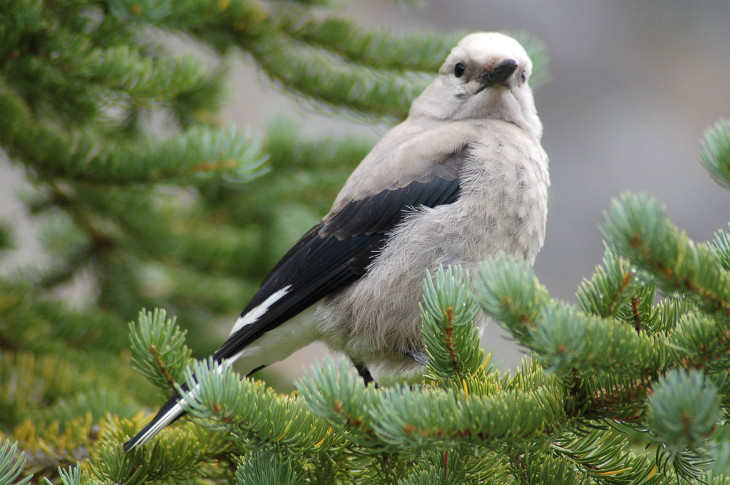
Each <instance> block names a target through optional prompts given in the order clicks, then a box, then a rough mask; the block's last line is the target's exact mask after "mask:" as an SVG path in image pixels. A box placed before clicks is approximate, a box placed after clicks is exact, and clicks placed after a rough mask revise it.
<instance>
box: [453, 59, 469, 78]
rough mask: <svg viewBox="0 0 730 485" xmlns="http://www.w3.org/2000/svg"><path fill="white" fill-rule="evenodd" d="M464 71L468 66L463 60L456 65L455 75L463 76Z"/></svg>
mask: <svg viewBox="0 0 730 485" xmlns="http://www.w3.org/2000/svg"><path fill="white" fill-rule="evenodd" d="M464 71H466V66H464V64H462V63H461V62H457V63H456V65H455V66H454V76H456V77H461V76H463V75H464Z"/></svg>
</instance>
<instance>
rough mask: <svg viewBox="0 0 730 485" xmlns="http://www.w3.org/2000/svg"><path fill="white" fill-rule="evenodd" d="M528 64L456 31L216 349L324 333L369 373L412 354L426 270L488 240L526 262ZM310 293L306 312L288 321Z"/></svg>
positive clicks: (248, 355) (253, 349)
mask: <svg viewBox="0 0 730 485" xmlns="http://www.w3.org/2000/svg"><path fill="white" fill-rule="evenodd" d="M531 72H532V62H531V61H530V59H529V57H528V55H527V53H526V52H525V50H524V49H523V48H522V46H521V45H520V44H519V43H518V42H517V41H515V40H514V39H512V38H511V37H508V36H505V35H502V34H499V33H475V34H471V35H468V36H466V37H465V38H464V39H462V40H461V41H460V42H459V43H458V44H457V45H456V47H454V48H453V49H452V51H451V52H450V53H449V55H448V57H447V58H446V60H445V61H444V63H443V65H442V66H441V68H440V69H439V72H438V75H437V77H436V79H435V80H434V81H433V82H432V83H431V84H430V85H429V86H428V87H427V88H426V89H425V91H424V92H423V93H422V94H421V95H420V96H419V97H418V98H417V99H416V100H415V101H414V102H413V104H412V106H411V109H410V112H409V114H408V118H407V119H406V120H405V121H403V122H402V123H401V124H399V125H398V126H396V127H394V128H393V129H392V130H390V131H389V132H388V133H387V134H386V135H385V136H384V137H383V138H382V140H380V142H379V143H378V144H377V145H375V147H374V148H373V149H372V151H371V152H370V153H369V154H368V155H367V156H366V157H365V159H364V160H363V161H362V162H361V163H360V165H359V166H358V167H357V168H356V169H355V171H354V172H353V173H352V175H350V178H349V179H348V180H347V182H346V183H345V186H344V187H343V188H342V190H341V191H340V193H339V195H338V196H337V198H336V199H335V201H334V204H333V205H332V209H331V210H330V212H329V213H328V214H327V215H326V216H325V217H324V218H322V220H321V221H320V222H319V223H318V224H317V225H315V226H314V227H313V228H312V229H311V230H310V231H309V232H307V233H306V234H305V235H304V236H303V237H302V238H301V239H300V240H299V241H298V242H297V243H296V244H295V245H294V247H292V248H291V250H289V252H288V253H286V255H284V257H283V258H282V259H281V261H279V263H278V264H277V265H276V266H275V267H274V268H273V269H272V270H271V273H270V274H269V275H268V276H267V277H266V279H265V280H264V281H263V283H262V285H261V288H260V289H259V291H258V292H257V293H256V295H254V297H253V298H252V300H251V301H250V302H249V303H248V305H247V306H246V308H245V309H244V310H243V312H242V313H241V316H240V317H239V319H238V321H237V322H236V324H235V325H234V326H233V330H232V331H231V335H230V337H229V338H228V340H227V341H226V342H225V343H224V344H223V346H222V347H221V348H220V349H219V350H218V351H216V352H215V354H213V357H214V358H215V359H216V360H217V361H224V360H225V361H229V362H230V361H234V360H236V361H238V362H239V365H240V366H242V367H243V370H244V372H246V373H250V372H253V371H254V370H257V369H259V368H261V367H263V366H266V365H269V364H271V363H273V362H276V361H278V360H281V359H283V358H285V357H286V356H288V355H289V354H291V353H292V352H294V351H295V350H297V349H299V348H301V347H303V346H305V345H307V344H309V343H311V342H313V341H323V342H324V343H326V344H327V345H328V346H329V347H330V348H332V349H333V350H337V351H341V352H344V353H345V354H346V355H347V356H348V357H349V358H350V359H351V360H352V362H353V364H354V365H355V368H356V369H357V371H358V372H359V374H360V375H361V376H362V377H363V379H364V380H365V382H366V383H367V382H370V381H372V380H373V375H375V376H376V377H377V375H379V374H378V373H379V372H393V371H395V372H403V371H408V370H409V369H412V368H414V367H418V366H422V365H423V364H424V363H425V354H424V342H423V336H422V330H421V322H420V314H419V307H418V303H419V300H420V298H421V295H422V291H423V278H424V276H425V274H426V271H435V270H436V269H437V268H438V266H439V265H444V266H447V265H456V264H460V265H462V266H463V267H464V268H466V269H471V270H474V269H475V268H476V266H477V265H478V264H479V263H480V262H481V261H483V260H484V259H486V258H488V257H490V256H495V255H497V254H499V253H506V254H508V255H510V256H513V257H516V258H524V259H526V260H528V261H530V262H533V261H534V259H535V256H536V254H537V252H538V251H539V249H540V247H541V246H542V243H543V240H544V236H545V220H546V217H547V191H548V186H549V184H550V181H549V176H548V158H547V155H546V154H545V152H544V150H543V149H542V147H541V145H540V138H541V136H542V124H541V122H540V119H539V118H538V116H537V111H536V109H535V104H534V101H533V97H532V91H531V90H530V87H529V85H528V81H529V79H530V74H531ZM318 302H319V306H318V309H317V314H316V316H315V317H314V318H312V319H309V320H308V321H302V320H301V319H300V320H296V321H291V318H292V317H294V316H295V315H297V314H298V313H300V312H302V311H303V310H305V309H306V308H308V307H310V306H312V305H313V304H315V303H318ZM481 318H482V319H485V317H481ZM185 392H188V393H194V392H195V389H192V390H187V389H186V390H185ZM183 402H184V399H183V398H182V397H181V396H180V395H179V394H176V395H175V396H173V397H171V398H170V400H169V401H168V402H167V403H166V404H165V405H164V406H163V407H162V409H161V410H160V411H159V413H158V414H157V415H156V416H155V418H154V419H153V420H152V422H150V423H149V424H148V425H147V426H146V427H145V428H144V429H143V430H142V431H141V432H140V433H139V434H137V435H136V436H135V437H134V438H132V439H131V440H130V441H128V442H127V443H126V444H125V446H124V449H125V451H129V450H131V449H133V448H135V447H137V446H140V445H141V444H143V443H145V442H147V441H148V440H149V439H150V438H152V437H153V436H154V435H156V434H157V433H158V432H160V431H161V430H162V429H163V428H164V427H165V426H167V425H168V424H170V423H171V422H172V421H174V420H175V419H176V418H177V417H179V416H180V415H182V414H183V413H184V410H183Z"/></svg>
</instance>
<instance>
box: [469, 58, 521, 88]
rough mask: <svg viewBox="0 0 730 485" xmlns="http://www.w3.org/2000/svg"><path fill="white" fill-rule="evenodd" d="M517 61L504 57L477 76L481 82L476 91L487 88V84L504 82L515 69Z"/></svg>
mask: <svg viewBox="0 0 730 485" xmlns="http://www.w3.org/2000/svg"><path fill="white" fill-rule="evenodd" d="M518 65H519V64H517V61H515V60H514V59H505V60H503V61H500V62H499V63H498V64H497V65H495V66H494V67H493V68H491V69H490V70H488V71H484V73H483V74H482V75H481V76H479V80H480V81H481V82H482V85H481V87H480V88H479V90H478V91H477V93H480V92H482V91H484V90H485V89H487V88H488V87H489V86H494V85H495V84H504V83H505V81H507V79H509V77H510V76H511V75H512V74H513V73H514V72H515V71H516V70H517V66H518Z"/></svg>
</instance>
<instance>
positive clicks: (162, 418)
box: [124, 393, 185, 453]
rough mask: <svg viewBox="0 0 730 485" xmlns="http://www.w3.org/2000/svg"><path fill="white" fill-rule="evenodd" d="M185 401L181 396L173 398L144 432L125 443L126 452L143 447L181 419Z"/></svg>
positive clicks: (177, 395) (176, 395)
mask: <svg viewBox="0 0 730 485" xmlns="http://www.w3.org/2000/svg"><path fill="white" fill-rule="evenodd" d="M183 401H184V399H183V398H182V397H181V396H180V394H177V393H176V394H175V395H174V396H172V397H171V398H170V399H169V400H168V401H167V402H166V403H165V405H164V406H162V408H160V410H159V412H158V413H157V415H156V416H155V417H154V419H152V421H150V422H149V424H147V426H145V427H144V428H143V429H142V431H140V432H139V433H137V434H136V435H135V437H134V438H132V439H131V440H129V441H127V442H126V443H124V452H125V453H129V452H130V451H132V450H133V449H135V448H136V447H138V446H142V445H143V444H145V443H146V442H148V441H149V440H150V439H152V437H153V436H155V435H156V434H157V433H159V432H160V431H162V430H163V429H164V428H165V427H166V426H167V425H169V424H171V423H172V422H173V421H175V420H177V419H178V418H179V417H181V416H182V415H183V414H184V413H185V411H184V410H183V406H182V403H183Z"/></svg>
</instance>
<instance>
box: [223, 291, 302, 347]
mask: <svg viewBox="0 0 730 485" xmlns="http://www.w3.org/2000/svg"><path fill="white" fill-rule="evenodd" d="M289 290H291V285H288V286H285V287H284V288H282V289H280V290H278V291H276V292H274V293H272V294H271V296H269V297H268V298H267V299H266V300H264V301H263V302H262V303H261V304H259V305H257V306H255V307H254V308H252V309H251V311H249V312H248V313H246V314H245V315H241V317H240V318H239V319H238V320H237V321H236V324H235V325H234V326H233V328H232V329H231V335H233V334H234V333H236V332H238V331H239V330H240V329H242V328H243V327H245V326H246V325H251V324H252V323H255V322H257V321H258V320H259V319H260V318H261V317H263V316H264V315H265V314H266V312H267V311H268V310H269V308H270V307H271V305H273V304H274V303H276V302H277V301H279V300H281V299H282V298H283V297H284V295H286V294H287V293H289Z"/></svg>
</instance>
